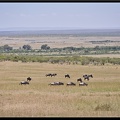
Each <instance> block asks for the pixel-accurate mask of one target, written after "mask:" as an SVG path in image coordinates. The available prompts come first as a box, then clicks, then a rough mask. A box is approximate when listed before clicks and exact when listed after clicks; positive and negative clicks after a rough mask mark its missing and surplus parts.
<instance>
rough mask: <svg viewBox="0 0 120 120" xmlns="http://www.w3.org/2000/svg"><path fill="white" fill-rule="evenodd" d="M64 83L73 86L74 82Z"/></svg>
mask: <svg viewBox="0 0 120 120" xmlns="http://www.w3.org/2000/svg"><path fill="white" fill-rule="evenodd" d="M66 85H67V86H70V85H72V86H75V85H76V84H75V83H73V82H69V83H67V84H66Z"/></svg>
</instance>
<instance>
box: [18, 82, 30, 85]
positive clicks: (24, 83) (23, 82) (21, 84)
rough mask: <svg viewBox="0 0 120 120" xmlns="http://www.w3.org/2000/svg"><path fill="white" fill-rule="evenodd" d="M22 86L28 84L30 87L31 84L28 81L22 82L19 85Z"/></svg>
mask: <svg viewBox="0 0 120 120" xmlns="http://www.w3.org/2000/svg"><path fill="white" fill-rule="evenodd" d="M22 84H24V85H26V84H28V85H29V82H28V81H21V82H20V83H19V85H22Z"/></svg>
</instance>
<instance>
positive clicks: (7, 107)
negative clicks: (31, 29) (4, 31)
mask: <svg viewBox="0 0 120 120" xmlns="http://www.w3.org/2000/svg"><path fill="white" fill-rule="evenodd" d="M104 40H111V41H115V42H110V43H107V44H92V43H91V42H90V41H104ZM117 41H118V42H117ZM119 41H120V37H109V36H108V37H105V36H103V37H102V36H101V37H100V36H99V37H97V36H95V37H94V36H93V37H89V36H88V37H80V36H76V37H75V36H74V37H73V36H69V37H68V36H67V37H65V36H41V37H29V36H28V37H0V44H1V46H2V45H5V44H8V45H10V46H12V47H13V48H14V49H18V48H19V47H22V46H23V45H24V44H29V45H30V46H31V47H32V48H33V49H39V48H40V46H41V45H43V44H47V45H49V46H50V47H51V48H59V47H68V46H73V47H95V46H97V45H99V46H119V45H120V42H119ZM93 56H94V55H93ZM101 56H104V57H108V56H109V57H119V54H118V55H117V54H116V55H111V54H109V55H98V56H97V57H101ZM94 57H95V56H94ZM47 73H57V76H55V77H46V76H45V75H46V74H47ZM65 74H69V75H70V78H65V77H64V75H65ZM84 74H92V75H93V78H90V80H89V81H87V80H84V79H83V75H84ZM29 76H30V77H31V78H32V80H31V81H30V84H29V85H19V83H20V82H21V81H23V80H26V78H27V77H29ZM78 78H82V79H83V81H84V82H86V83H88V86H79V83H78V82H77V79H78ZM55 81H60V82H63V83H64V85H61V86H50V85H48V84H49V83H51V82H55ZM68 82H74V83H76V86H66V83H68ZM0 117H120V66H119V65H109V64H107V65H104V66H101V65H98V66H95V65H87V66H86V65H84V66H82V65H77V64H74V65H73V64H70V65H68V64H62V65H61V64H50V63H37V62H30V63H22V62H10V61H5V62H0Z"/></svg>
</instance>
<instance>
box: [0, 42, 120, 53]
mask: <svg viewBox="0 0 120 120" xmlns="http://www.w3.org/2000/svg"><path fill="white" fill-rule="evenodd" d="M28 52H30V53H56V54H62V53H65V54H71V55H72V54H74V53H77V54H79V55H90V54H111V53H112V54H113V53H114V54H115V53H120V46H95V47H92V48H91V47H87V48H86V47H72V46H71V47H63V48H50V46H48V45H47V44H43V45H41V46H40V49H32V47H31V46H30V45H23V46H22V47H20V48H19V49H13V47H10V46H9V45H4V46H0V53H28Z"/></svg>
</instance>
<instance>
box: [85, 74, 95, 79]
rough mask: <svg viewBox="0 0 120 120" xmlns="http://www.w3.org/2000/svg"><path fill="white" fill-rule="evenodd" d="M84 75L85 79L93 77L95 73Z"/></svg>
mask: <svg viewBox="0 0 120 120" xmlns="http://www.w3.org/2000/svg"><path fill="white" fill-rule="evenodd" d="M83 77H84V80H86V79H87V80H89V77H91V78H93V75H92V74H91V75H83Z"/></svg>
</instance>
